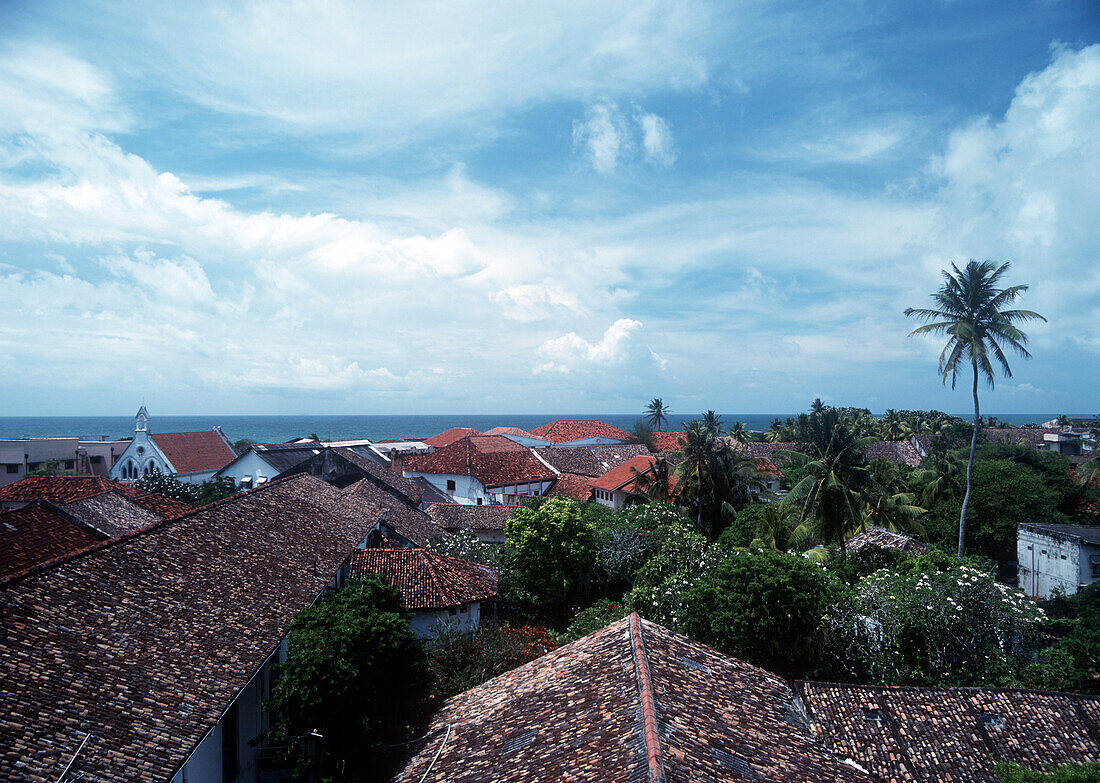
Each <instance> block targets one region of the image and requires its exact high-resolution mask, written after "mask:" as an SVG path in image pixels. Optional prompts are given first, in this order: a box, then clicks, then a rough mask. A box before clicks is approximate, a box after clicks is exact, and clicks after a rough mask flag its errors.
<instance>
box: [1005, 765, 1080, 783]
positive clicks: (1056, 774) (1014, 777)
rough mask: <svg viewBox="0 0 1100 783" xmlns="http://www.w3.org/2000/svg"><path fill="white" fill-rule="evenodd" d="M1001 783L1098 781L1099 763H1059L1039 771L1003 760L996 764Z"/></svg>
mask: <svg viewBox="0 0 1100 783" xmlns="http://www.w3.org/2000/svg"><path fill="white" fill-rule="evenodd" d="M997 779H998V780H1000V781H1001V783H1100V764H1096V763H1086V764H1059V765H1058V766H1055V767H1048V768H1047V769H1046V770H1043V771H1039V770H1034V769H1028V768H1027V767H1021V766H1020V765H1019V764H1013V763H1011V762H1007V761H1003V762H1001V763H999V764H997Z"/></svg>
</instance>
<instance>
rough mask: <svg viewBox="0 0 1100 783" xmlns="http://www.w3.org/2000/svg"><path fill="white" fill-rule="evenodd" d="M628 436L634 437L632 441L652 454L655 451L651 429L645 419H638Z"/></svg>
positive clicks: (655, 445)
mask: <svg viewBox="0 0 1100 783" xmlns="http://www.w3.org/2000/svg"><path fill="white" fill-rule="evenodd" d="M630 434H631V435H633V436H634V441H635V442H636V443H640V444H642V445H643V446H645V447H646V448H647V449H649V450H650V451H652V452H656V451H657V444H656V442H655V441H654V440H653V428H652V427H651V426H649V422H648V421H646V420H645V419H638V420H637V421H636V422H634V426H633V427H632V428H631V429H630Z"/></svg>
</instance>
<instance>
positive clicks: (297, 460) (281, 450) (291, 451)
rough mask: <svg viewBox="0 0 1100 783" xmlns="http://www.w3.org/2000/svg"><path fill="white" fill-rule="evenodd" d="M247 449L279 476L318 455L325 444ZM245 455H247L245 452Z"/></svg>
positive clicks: (266, 446) (274, 444)
mask: <svg viewBox="0 0 1100 783" xmlns="http://www.w3.org/2000/svg"><path fill="white" fill-rule="evenodd" d="M248 448H249V450H250V451H252V452H253V453H255V454H256V455H258V456H259V457H260V458H262V459H263V461H264V462H266V463H267V464H268V465H270V466H271V467H272V469H273V470H274V471H275V473H276V474H279V473H282V472H284V471H287V470H290V469H291V468H293V467H295V466H297V465H300V464H301V463H302V462H304V461H305V460H307V459H309V458H310V457H312V456H314V455H315V454H319V453H320V452H321V450H322V449H324V448H325V444H321V443H316V442H309V443H253V444H252V445H251V446H249V447H248ZM245 453H246V454H247V452H245ZM243 456H244V454H242V455H241V457H243ZM238 459H240V457H238ZM227 467H228V466H227Z"/></svg>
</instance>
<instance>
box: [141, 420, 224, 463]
mask: <svg viewBox="0 0 1100 783" xmlns="http://www.w3.org/2000/svg"><path fill="white" fill-rule="evenodd" d="M149 437H151V438H152V439H153V443H155V444H157V448H158V449H160V452H161V453H162V454H163V455H164V456H165V457H166V458H167V459H168V461H169V462H171V463H172V467H173V468H174V469H175V471H176V473H202V472H204V471H208V470H218V469H219V468H222V467H224V466H226V465H228V464H229V463H230V462H232V461H233V460H235V459H236V458H237V455H236V453H235V452H234V451H233V448H232V447H231V446H230V445H229V443H227V442H226V440H225V436H224V435H222V434H221V432H220V431H218V430H216V429H214V430H205V431H202V432H155V433H151V434H150V435H149Z"/></svg>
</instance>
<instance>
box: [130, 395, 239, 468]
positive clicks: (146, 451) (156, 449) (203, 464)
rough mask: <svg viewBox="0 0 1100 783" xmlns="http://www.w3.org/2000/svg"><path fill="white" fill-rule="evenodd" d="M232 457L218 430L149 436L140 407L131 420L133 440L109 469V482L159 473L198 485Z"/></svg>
mask: <svg viewBox="0 0 1100 783" xmlns="http://www.w3.org/2000/svg"><path fill="white" fill-rule="evenodd" d="M236 456H237V453H236V452H235V451H234V450H233V444H232V443H230V442H229V440H228V439H227V438H226V437H225V435H224V434H223V433H222V430H221V427H214V429H212V430H208V431H205V432H164V433H153V431H152V430H151V429H150V428H149V411H147V410H145V406H144V405H142V406H141V408H140V409H139V410H138V412H137V415H136V416H135V417H134V439H133V440H132V441H130V445H129V446H127V448H126V450H125V451H124V452H123V453H122V454H121V455H120V456H119V458H118V461H117V462H116V463H115V465H114V467H113V468H111V478H112V479H114V480H115V481H137V480H138V479H139V478H141V477H142V476H148V475H149V474H150V473H152V472H154V471H159V472H160V473H163V474H164V475H166V476H174V477H176V478H177V479H179V480H180V481H182V482H184V483H186V484H201V483H202V482H204V481H208V480H209V479H211V478H213V476H214V474H215V473H216V472H217V471H218V470H219V469H221V468H222V467H224V466H225V465H227V464H228V463H229V462H231V461H233V459H235V458H236Z"/></svg>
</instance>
